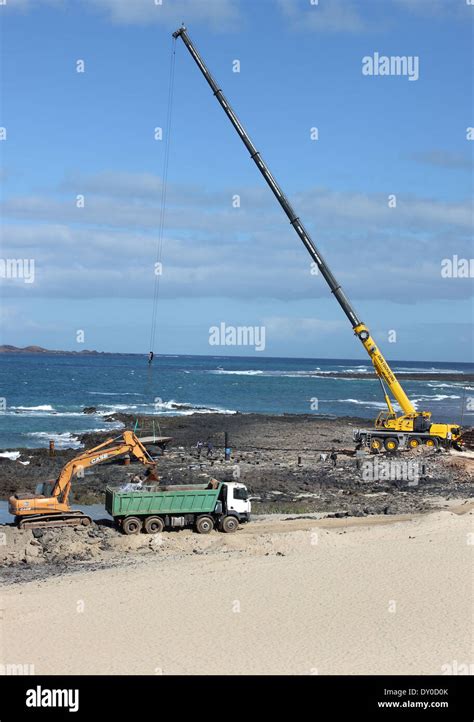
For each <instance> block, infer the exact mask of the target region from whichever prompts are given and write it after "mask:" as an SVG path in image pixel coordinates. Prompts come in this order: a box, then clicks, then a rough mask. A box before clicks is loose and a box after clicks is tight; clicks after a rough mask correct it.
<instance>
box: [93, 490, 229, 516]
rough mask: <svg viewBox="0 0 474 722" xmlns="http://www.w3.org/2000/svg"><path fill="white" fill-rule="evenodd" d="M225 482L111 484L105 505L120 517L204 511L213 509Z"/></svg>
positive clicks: (109, 510) (107, 491)
mask: <svg viewBox="0 0 474 722" xmlns="http://www.w3.org/2000/svg"><path fill="white" fill-rule="evenodd" d="M221 488H222V483H218V485H214V486H211V485H209V484H192V485H188V486H168V487H160V486H158V485H156V486H147V487H143V488H142V489H141V490H133V491H125V490H121V489H120V488H117V487H111V486H108V487H107V488H106V492H105V508H106V510H107V512H108V513H109V514H110V515H111V516H113V517H114V518H116V517H124V516H130V515H134V516H141V515H149V514H204V513H206V512H207V513H210V512H213V511H214V509H215V507H216V503H217V500H218V497H219V494H220V491H221Z"/></svg>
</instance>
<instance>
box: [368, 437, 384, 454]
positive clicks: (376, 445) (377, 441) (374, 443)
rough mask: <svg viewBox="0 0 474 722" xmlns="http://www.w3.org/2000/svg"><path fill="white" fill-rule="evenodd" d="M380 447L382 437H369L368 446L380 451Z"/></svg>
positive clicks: (381, 445)
mask: <svg viewBox="0 0 474 722" xmlns="http://www.w3.org/2000/svg"><path fill="white" fill-rule="evenodd" d="M382 447H383V444H382V439H378V438H375V439H371V441H370V448H371V450H372V451H381V449H382Z"/></svg>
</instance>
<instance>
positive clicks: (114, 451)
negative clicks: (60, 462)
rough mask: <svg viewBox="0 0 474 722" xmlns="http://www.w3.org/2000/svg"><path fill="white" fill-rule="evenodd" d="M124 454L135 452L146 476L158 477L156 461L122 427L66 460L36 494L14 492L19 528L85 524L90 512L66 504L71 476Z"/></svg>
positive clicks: (13, 511)
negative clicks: (118, 433)
mask: <svg viewBox="0 0 474 722" xmlns="http://www.w3.org/2000/svg"><path fill="white" fill-rule="evenodd" d="M124 454H129V455H131V456H134V457H135V458H136V459H138V461H140V462H141V463H142V464H144V465H145V466H147V467H149V469H150V475H149V478H150V479H154V480H157V476H156V474H155V467H156V463H155V461H154V460H153V459H152V457H151V456H150V454H149V453H148V451H147V450H146V448H145V447H144V446H143V444H142V442H141V441H140V439H138V438H137V437H136V436H135V434H134V433H133V432H132V431H124V432H123V433H122V435H121V436H118V437H116V438H112V439H107V441H104V442H103V443H102V444H99V445H98V446H95V447H94V448H93V449H89V450H88V451H84V452H83V453H81V454H79V455H78V456H76V457H74V459H71V461H68V462H67V464H65V466H63V468H62V469H61V472H60V474H59V476H58V478H57V479H56V481H52V482H51V481H46V482H43V483H41V484H38V486H37V488H36V493H35V494H33V495H32V494H28V493H25V494H23V493H19V492H17V493H16V494H14V495H13V496H11V497H10V499H9V502H8V505H9V512H10V514H13V516H14V517H15V522H16V523H17V525H18V527H19V528H20V529H32V528H33V529H34V528H38V527H55V526H80V525H82V526H88V525H89V524H90V523H91V521H92V519H91V518H90V516H87V514H84V513H83V512H82V511H79V510H75V509H71V507H70V506H69V501H68V499H69V492H70V491H71V483H72V480H73V479H74V477H76V476H77V475H78V474H80V473H82V471H83V470H84V469H87V468H88V467H90V466H96V465H97V464H102V463H103V462H104V461H109V459H113V458H115V457H117V456H122V455H124Z"/></svg>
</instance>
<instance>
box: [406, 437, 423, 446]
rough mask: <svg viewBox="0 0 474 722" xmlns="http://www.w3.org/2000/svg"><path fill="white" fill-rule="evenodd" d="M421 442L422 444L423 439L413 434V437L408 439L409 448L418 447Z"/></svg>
mask: <svg viewBox="0 0 474 722" xmlns="http://www.w3.org/2000/svg"><path fill="white" fill-rule="evenodd" d="M420 444H421V440H420V439H419V438H418V436H412V437H411V439H408V448H409V449H417V448H418V447H419V445H420Z"/></svg>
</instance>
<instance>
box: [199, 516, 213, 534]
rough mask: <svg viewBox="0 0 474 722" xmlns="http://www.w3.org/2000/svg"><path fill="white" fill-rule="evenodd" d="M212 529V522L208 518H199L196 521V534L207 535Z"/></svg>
mask: <svg viewBox="0 0 474 722" xmlns="http://www.w3.org/2000/svg"><path fill="white" fill-rule="evenodd" d="M213 529H214V522H213V520H212V518H211V517H210V516H200V517H198V519H197V521H196V531H197V533H198V534H209V532H211V531H212V530H213Z"/></svg>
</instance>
